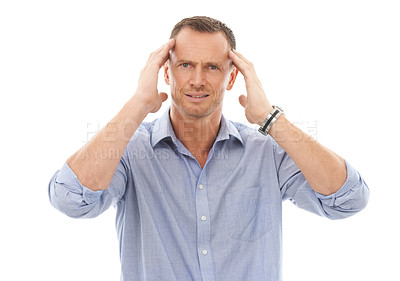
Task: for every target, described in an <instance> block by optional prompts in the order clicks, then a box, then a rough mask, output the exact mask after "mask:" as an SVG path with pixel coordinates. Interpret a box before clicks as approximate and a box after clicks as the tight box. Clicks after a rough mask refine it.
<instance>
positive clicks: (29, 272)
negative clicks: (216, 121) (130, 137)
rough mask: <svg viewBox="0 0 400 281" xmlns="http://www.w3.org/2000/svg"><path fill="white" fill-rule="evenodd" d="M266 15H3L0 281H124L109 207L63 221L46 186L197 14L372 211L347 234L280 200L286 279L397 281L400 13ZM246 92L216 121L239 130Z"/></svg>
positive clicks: (27, 10) (64, 8)
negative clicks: (351, 171)
mask: <svg viewBox="0 0 400 281" xmlns="http://www.w3.org/2000/svg"><path fill="white" fill-rule="evenodd" d="M261 3H262V1H257V2H253V1H250V0H247V1H232V0H231V1H215V0H213V1H205V0H204V1H193V2H192V1H188V0H187V1H182V2H178V1H158V2H154V1H148V2H146V3H145V2H144V1H140V2H139V1H136V2H134V1H87V0H79V1H75V0H70V1H54V0H53V1H50V0H49V1H43V0H37V1H18V0H14V1H11V0H10V1H2V2H1V4H0V93H1V96H0V97H1V102H0V114H1V116H0V117H1V119H0V120H1V138H0V142H1V146H0V149H1V157H0V159H1V160H0V161H1V162H0V163H1V167H0V172H1V193H0V198H1V204H0V216H1V234H0V235H1V239H0V255H1V258H2V264H1V269H0V280H75V281H79V280H119V274H120V272H119V251H118V242H117V237H116V233H115V228H114V216H115V210H114V209H110V210H108V211H107V212H105V213H104V214H103V215H102V216H100V217H98V218H96V219H92V220H75V219H70V218H68V217H66V216H65V215H63V214H61V213H60V212H58V211H57V210H55V209H54V208H53V207H52V206H51V205H50V203H49V200H48V195H47V185H48V181H49V180H50V178H51V176H52V175H53V173H54V172H55V171H56V170H57V169H59V168H60V167H61V166H62V164H63V162H64V161H65V159H66V158H67V157H68V156H69V155H71V154H72V153H73V152H74V151H76V150H77V149H78V148H79V147H80V146H82V145H83V144H84V143H85V140H87V137H88V135H89V136H90V135H91V134H92V132H93V131H95V129H96V126H97V125H100V126H102V125H105V124H106V123H107V121H108V120H110V119H111V118H112V117H113V116H114V114H116V113H117V112H118V110H119V109H120V108H121V107H122V105H123V104H124V103H125V101H127V99H128V98H129V97H130V96H131V95H132V94H133V93H134V91H135V89H136V86H137V81H138V77H139V72H140V70H141V68H142V67H143V66H144V64H145V62H146V60H147V57H148V55H149V54H150V52H152V51H153V50H155V49H157V48H158V47H159V46H160V45H162V44H163V43H164V42H166V41H167V40H168V37H169V33H170V30H171V29H172V27H173V25H174V24H175V23H176V22H178V21H179V20H180V19H182V18H183V17H188V16H194V15H208V16H211V17H215V18H218V19H220V20H221V21H223V22H225V23H226V24H228V26H230V27H231V28H232V30H233V31H234V32H235V35H236V38H237V44H238V45H237V49H238V51H240V52H241V53H243V54H244V55H245V56H246V57H247V58H248V59H250V60H251V61H253V63H254V64H255V66H256V70H257V73H258V75H259V78H260V80H261V81H262V83H263V86H264V89H265V92H266V94H267V96H268V98H269V99H270V101H271V103H273V104H278V105H280V106H281V107H283V108H284V109H285V111H286V113H287V116H288V118H289V119H290V120H292V121H293V122H297V123H298V124H299V125H306V126H308V125H307V124H310V123H312V124H317V125H316V126H314V127H315V128H312V130H313V132H314V133H315V132H316V137H317V140H318V141H320V142H321V143H323V144H324V145H326V146H327V147H329V148H331V149H332V150H334V151H335V152H337V153H338V154H340V155H342V156H343V157H344V158H346V159H347V160H348V161H349V162H350V163H351V164H352V165H353V166H354V167H356V168H357V169H358V170H359V172H360V173H361V174H362V175H363V176H364V178H365V180H366V182H367V183H368V185H369V187H370V189H371V197H370V202H369V205H368V207H367V208H366V209H365V210H364V211H362V212H361V213H360V214H357V215H356V216H354V217H351V218H349V219H346V220H342V221H329V220H327V219H324V218H320V217H317V216H315V215H312V214H309V213H307V212H305V211H303V210H300V209H297V208H296V207H294V206H293V205H292V204H291V203H289V202H285V203H284V226H283V227H284V237H283V238H284V243H283V246H284V248H283V256H284V259H283V262H284V263H283V272H284V279H285V280H286V281H292V280H307V281H312V280H315V281H321V280H326V281H328V280H342V281H354V280H386V281H389V280H400V279H399V274H398V265H399V254H398V253H399V251H400V246H399V242H398V241H399V237H400V230H399V229H400V228H399V227H398V226H399V218H398V215H399V210H398V206H397V205H398V198H399V195H400V192H399V184H398V180H397V176H398V175H399V171H398V167H399V165H398V162H397V161H396V159H398V158H399V157H400V153H399V149H398V143H399V133H398V127H399V125H398V122H399V118H398V113H397V108H398V102H397V101H398V99H397V96H399V94H400V85H399V84H400V83H399V80H400V79H399V78H400V55H399V54H400V52H399V50H400V41H399V40H400V39H399V37H400V36H399V35H400V17H399V14H400V9H399V6H398V5H399V4H398V1H387V0H380V1H368V0H364V1H361V0H360V1H356V0H346V1H344V0H336V1H322V0H315V1H311V0H306V1H294V0H292V1H264V3H262V4H261ZM159 90H164V91H168V88H167V87H166V85H165V83H164V82H163V81H162V80H161V81H159ZM242 93H245V88H244V83H243V78H242V77H241V76H240V77H239V78H238V81H237V84H236V85H235V87H234V88H233V90H232V91H230V92H227V94H226V97H225V105H224V113H225V115H226V116H228V117H229V118H230V119H232V120H235V121H240V122H246V120H245V117H244V113H243V110H242V109H241V106H240V105H239V103H238V101H237V100H238V96H239V95H240V94H242ZM167 107H168V102H166V103H165V104H164V106H163V108H162V109H161V111H164V110H165V109H166V108H167ZM158 115H159V114H158V113H157V114H154V115H152V116H148V120H151V119H153V118H155V117H157V116H158ZM313 122H314V123H313ZM315 122H316V123H315ZM315 129H316V130H315Z"/></svg>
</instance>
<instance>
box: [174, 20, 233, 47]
mask: <svg viewBox="0 0 400 281" xmlns="http://www.w3.org/2000/svg"><path fill="white" fill-rule="evenodd" d="M184 27H189V28H191V29H193V30H195V31H198V32H208V33H214V32H218V31H222V32H223V33H224V34H225V36H226V39H227V40H228V43H229V45H230V47H231V48H232V49H236V39H235V35H233V32H232V30H231V29H230V28H229V27H227V26H226V24H224V23H222V22H220V21H219V20H216V19H213V18H210V17H204V16H196V17H191V18H185V19H183V20H181V21H180V22H178V23H177V24H176V25H175V26H174V28H173V29H172V31H171V35H170V37H169V38H170V39H172V38H175V37H176V36H177V35H178V33H179V32H180V31H181V29H182V28H184Z"/></svg>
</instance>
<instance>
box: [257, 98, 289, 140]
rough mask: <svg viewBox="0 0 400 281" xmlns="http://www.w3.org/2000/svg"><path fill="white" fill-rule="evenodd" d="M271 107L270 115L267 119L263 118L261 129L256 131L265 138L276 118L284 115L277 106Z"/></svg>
mask: <svg viewBox="0 0 400 281" xmlns="http://www.w3.org/2000/svg"><path fill="white" fill-rule="evenodd" d="M272 107H273V110H272V111H271V113H270V114H268V116H267V118H265V120H264V122H263V123H262V125H261V127H260V128H259V129H258V131H259V132H260V133H261V134H263V135H265V136H266V135H268V132H269V130H270V129H271V127H272V125H273V124H274V123H275V121H276V120H277V119H278V117H279V116H281V115H282V114H284V113H283V110H282V108H280V107H279V106H276V105H273V106H272Z"/></svg>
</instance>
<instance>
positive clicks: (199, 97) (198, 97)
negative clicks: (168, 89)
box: [186, 94, 208, 99]
mask: <svg viewBox="0 0 400 281" xmlns="http://www.w3.org/2000/svg"><path fill="white" fill-rule="evenodd" d="M186 95H187V96H188V97H191V98H196V99H201V98H205V97H208V95H201V96H195V95H188V94H186Z"/></svg>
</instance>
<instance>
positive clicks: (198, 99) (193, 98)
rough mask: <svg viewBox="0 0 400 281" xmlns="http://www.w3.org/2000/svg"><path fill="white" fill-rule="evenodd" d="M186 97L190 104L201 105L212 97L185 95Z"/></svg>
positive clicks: (201, 94) (194, 94) (195, 94)
mask: <svg viewBox="0 0 400 281" xmlns="http://www.w3.org/2000/svg"><path fill="white" fill-rule="evenodd" d="M185 96H186V97H187V99H188V100H189V101H190V102H195V103H199V102H203V101H205V100H207V98H208V97H209V96H210V95H209V94H207V93H185Z"/></svg>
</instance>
